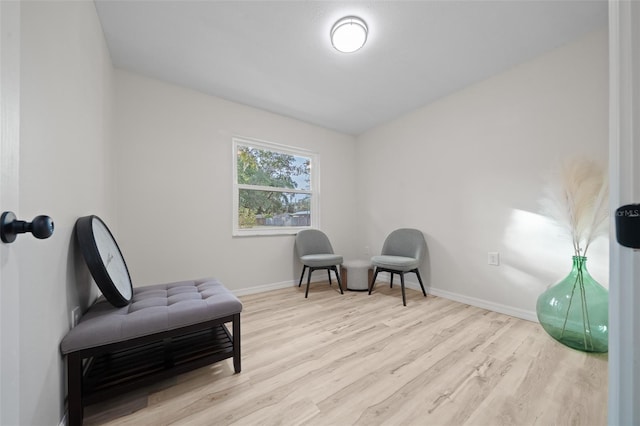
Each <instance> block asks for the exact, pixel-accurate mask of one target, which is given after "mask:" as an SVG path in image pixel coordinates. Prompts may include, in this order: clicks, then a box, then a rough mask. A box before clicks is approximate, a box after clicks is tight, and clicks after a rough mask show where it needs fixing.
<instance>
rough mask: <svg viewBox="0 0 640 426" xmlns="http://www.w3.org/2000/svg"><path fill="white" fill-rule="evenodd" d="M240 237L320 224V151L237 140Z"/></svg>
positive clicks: (236, 232)
mask: <svg viewBox="0 0 640 426" xmlns="http://www.w3.org/2000/svg"><path fill="white" fill-rule="evenodd" d="M233 142H234V144H233V145H234V174H235V176H234V186H235V188H234V197H235V200H234V235H261V234H281V233H286V234H291V233H296V232H297V231H298V230H299V229H301V228H308V227H311V226H314V227H315V219H316V214H315V210H316V208H315V205H316V201H317V194H315V193H314V190H313V183H314V181H315V179H314V177H313V175H314V172H315V173H317V166H318V164H317V159H316V156H315V154H313V153H310V152H307V151H304V150H300V149H297V148H291V147H285V146H281V145H276V144H272V143H267V142H260V141H253V140H247V139H239V138H234V141H233Z"/></svg>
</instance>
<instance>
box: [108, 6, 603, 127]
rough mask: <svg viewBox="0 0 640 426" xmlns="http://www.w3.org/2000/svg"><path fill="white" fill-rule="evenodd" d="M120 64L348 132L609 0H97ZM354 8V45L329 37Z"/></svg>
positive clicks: (529, 48)
mask: <svg viewBox="0 0 640 426" xmlns="http://www.w3.org/2000/svg"><path fill="white" fill-rule="evenodd" d="M96 7H97V10H98V15H99V17H100V21H101V22H102V27H103V29H104V33H105V37H106V40H107V44H108V46H109V50H110V52H111V57H112V59H113V63H114V65H115V66H116V67H118V68H123V69H126V70H131V71H135V72H139V73H141V74H144V75H148V76H152V77H155V78H158V79H160V80H164V81H167V82H171V83H175V84H178V85H181V86H185V87H190V88H193V89H195V90H198V91H200V92H204V93H208V94H211V95H214V96H218V97H221V98H225V99H228V100H231V101H235V102H239V103H243V104H246V105H251V106H254V107H258V108H261V109H265V110H267V111H272V112H275V113H278V114H282V115H285V116H289V117H293V118H296V119H299V120H303V121H306V122H309V123H313V124H316V125H319V126H323V127H326V128H330V129H334V130H337V131H340V132H344V133H348V134H354V135H357V134H360V133H362V132H364V131H366V130H368V129H370V128H372V127H374V126H376V125H379V124H382V123H384V122H386V121H389V120H391V119H394V118H396V117H399V116H401V115H403V114H405V113H407V112H409V111H411V110H413V109H415V108H417V107H420V106H423V105H426V104H428V103H430V102H433V101H434V100H436V99H438V98H440V97H442V96H445V95H447V94H449V93H452V92H454V91H456V90H459V89H460V88H462V87H465V86H467V85H469V84H472V83H474V82H476V81H480V80H482V79H485V78H487V77H489V76H491V75H493V74H496V73H498V72H500V71H502V70H505V69H507V68H509V67H511V66H513V65H515V64H517V63H519V62H522V61H525V60H527V59H530V58H533V57H535V56H537V55H539V54H541V53H543V52H545V51H548V50H550V49H553V48H555V47H558V46H560V45H562V44H564V43H566V42H568V41H570V40H572V39H574V38H576V37H579V36H581V35H583V34H586V33H588V32H591V31H594V30H596V29H598V28H602V27H603V26H605V25H607V1H606V0H553V1H544V0H508V1H507V0H501V1H489V0H439V1H435V0H431V1H335V2H331V1H187V0H182V1H167V0H146V1H117V0H96ZM346 15H356V16H359V17H361V18H363V19H364V20H365V21H366V23H367V25H368V26H369V38H368V41H367V44H366V45H365V46H364V47H363V48H362V49H360V50H359V51H357V52H355V53H352V54H345V53H340V52H338V51H336V50H334V49H333V47H332V46H331V43H330V41H329V31H330V29H331V26H332V25H333V24H334V23H335V22H336V21H337V20H338V19H339V18H341V17H343V16H346Z"/></svg>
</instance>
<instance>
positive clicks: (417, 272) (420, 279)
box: [413, 268, 427, 297]
mask: <svg viewBox="0 0 640 426" xmlns="http://www.w3.org/2000/svg"><path fill="white" fill-rule="evenodd" d="M413 272H415V273H416V276H417V277H418V282H419V283H420V288H421V289H422V294H424V297H427V292H426V291H424V285H423V284H422V278H421V277H420V271H418V268H416V269H415V270H414V271H413Z"/></svg>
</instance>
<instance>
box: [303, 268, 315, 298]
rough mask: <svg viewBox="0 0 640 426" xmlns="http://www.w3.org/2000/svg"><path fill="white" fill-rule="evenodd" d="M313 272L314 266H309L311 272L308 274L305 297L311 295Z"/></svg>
mask: <svg viewBox="0 0 640 426" xmlns="http://www.w3.org/2000/svg"><path fill="white" fill-rule="evenodd" d="M312 272H313V268H309V273H308V274H307V291H305V292H304V298H305V299H306V298H307V296H309V284H311V273H312Z"/></svg>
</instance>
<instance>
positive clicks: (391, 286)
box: [389, 272, 393, 288]
mask: <svg viewBox="0 0 640 426" xmlns="http://www.w3.org/2000/svg"><path fill="white" fill-rule="evenodd" d="M389 274H391V281H389V288H393V272H389Z"/></svg>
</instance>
